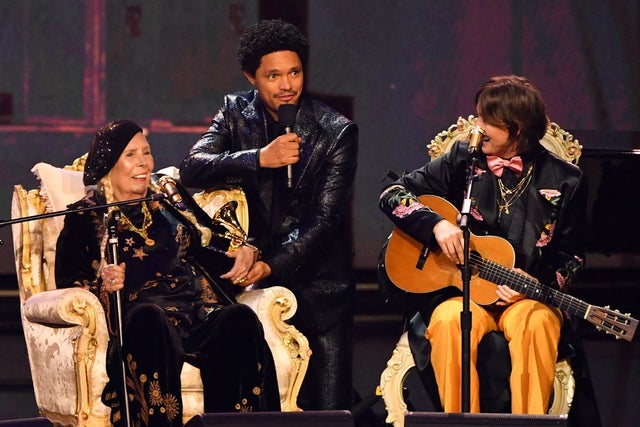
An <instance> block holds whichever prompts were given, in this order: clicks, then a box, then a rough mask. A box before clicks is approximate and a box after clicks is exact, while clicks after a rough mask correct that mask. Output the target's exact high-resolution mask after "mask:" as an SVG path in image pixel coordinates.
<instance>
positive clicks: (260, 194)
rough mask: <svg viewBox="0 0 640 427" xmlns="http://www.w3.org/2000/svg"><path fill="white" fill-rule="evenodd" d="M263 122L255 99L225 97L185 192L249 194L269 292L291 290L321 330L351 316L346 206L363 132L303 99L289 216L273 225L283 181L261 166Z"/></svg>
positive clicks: (188, 163) (190, 159)
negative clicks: (224, 188)
mask: <svg viewBox="0 0 640 427" xmlns="http://www.w3.org/2000/svg"><path fill="white" fill-rule="evenodd" d="M265 114H266V113H265V108H264V106H263V105H262V102H261V101H260V98H259V97H258V93H257V92H256V91H248V92H239V93H235V94H230V95H227V96H225V98H224V104H223V106H222V108H221V109H220V111H219V112H218V113H217V114H216V116H215V117H214V118H213V120H212V123H211V126H210V127H209V129H208V130H207V132H206V133H204V134H203V135H202V137H201V139H200V140H199V141H198V142H197V143H196V144H195V145H194V146H193V147H192V149H191V151H190V153H189V154H188V156H187V157H186V158H185V159H184V160H183V162H182V164H181V166H180V177H181V180H182V183H183V184H184V185H185V186H187V187H199V188H209V187H213V186H216V185H239V186H241V187H242V188H243V189H244V191H245V193H246V194H247V201H248V204H249V222H250V226H249V236H250V238H252V239H254V243H255V244H256V245H257V246H258V247H259V248H260V249H261V250H262V253H263V260H264V261H265V262H266V263H267V264H269V266H270V267H271V270H272V275H271V277H269V278H268V279H267V283H265V284H264V285H267V286H268V285H269V284H277V285H282V286H286V287H288V288H290V289H291V290H292V291H293V292H294V294H295V295H296V297H297V299H298V303H299V305H300V310H299V311H298V313H299V314H300V315H302V316H305V317H306V321H308V322H309V324H312V325H315V326H314V327H316V328H318V329H324V328H326V327H329V326H331V325H332V324H335V323H336V322H339V321H341V320H342V319H344V316H346V315H350V314H351V313H350V309H349V308H348V307H349V306H350V304H351V301H352V295H353V290H354V283H353V280H352V277H351V276H352V273H351V264H352V249H351V248H352V244H351V238H350V229H349V228H350V227H349V219H350V218H349V210H350V209H349V202H350V195H351V191H352V186H353V181H354V178H355V173H356V167H357V150H358V129H357V126H356V124H355V123H353V122H352V121H350V120H348V119H347V118H346V117H344V116H342V115H341V114H339V113H337V112H336V111H334V110H332V109H331V108H330V107H328V106H326V105H324V104H322V103H320V102H318V101H316V100H312V99H311V98H309V97H307V96H306V95H303V96H302V98H301V102H300V106H299V110H298V113H297V116H296V121H295V125H294V127H293V131H294V132H295V133H296V134H297V135H298V136H300V138H301V139H302V142H301V144H300V161H299V162H298V163H296V164H294V165H293V188H292V189H291V191H290V193H289V194H287V197H288V200H287V203H286V206H287V208H286V210H285V212H280V213H278V218H279V219H278V220H274V219H273V217H274V215H275V213H274V212H273V211H274V208H273V197H274V186H275V185H279V184H281V183H280V182H279V181H278V180H281V179H286V177H281V176H280V175H279V172H282V171H279V170H278V169H267V168H261V167H260V165H259V150H260V148H262V147H264V146H266V145H267V144H269V142H270V139H269V136H268V135H269V134H268V123H267V118H266V116H265ZM280 169H284V168H280Z"/></svg>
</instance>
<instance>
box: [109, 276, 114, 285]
mask: <svg viewBox="0 0 640 427" xmlns="http://www.w3.org/2000/svg"><path fill="white" fill-rule="evenodd" d="M109 283H110V284H111V285H113V284H114V283H116V278H115V277H112V278H111V279H109Z"/></svg>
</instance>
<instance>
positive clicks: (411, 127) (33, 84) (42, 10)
mask: <svg viewBox="0 0 640 427" xmlns="http://www.w3.org/2000/svg"><path fill="white" fill-rule="evenodd" d="M270 17H282V18H285V19H287V20H289V21H291V22H293V23H295V24H297V25H298V26H299V27H300V28H301V29H302V30H303V32H304V33H305V34H306V35H307V36H308V38H309V41H310V43H311V55H310V63H309V67H308V69H307V70H305V78H306V82H307V89H308V90H310V91H311V92H313V93H314V94H317V95H318V96H320V97H322V98H324V99H326V100H327V101H328V102H330V103H331V104H333V105H334V106H335V107H336V108H338V109H340V110H341V111H343V112H344V113H345V114H347V115H348V116H350V117H351V118H353V119H354V120H355V121H356V122H357V123H358V124H359V127H360V155H359V167H358V173H357V177H356V188H355V194H354V198H353V205H352V215H353V237H354V241H355V248H356V252H355V260H354V263H355V267H356V269H357V272H358V290H359V291H358V312H357V313H356V316H357V317H356V320H357V331H356V332H357V338H358V340H357V342H356V357H357V359H356V383H357V384H356V385H357V388H358V389H359V390H358V391H359V392H360V393H361V394H363V395H366V394H367V393H368V392H369V390H371V389H372V388H373V387H375V384H376V383H377V381H378V378H377V377H379V373H380V372H381V370H382V369H383V368H384V366H385V361H386V359H388V357H389V355H390V353H391V349H392V347H393V344H394V343H395V340H396V339H397V337H398V336H399V334H400V332H401V322H400V310H399V309H398V307H393V306H389V305H385V304H384V303H383V302H382V301H381V300H380V297H379V296H378V295H377V290H376V287H375V274H374V269H375V267H376V263H377V257H378V253H379V251H380V247H381V245H382V243H383V242H384V240H385V239H386V237H387V235H388V234H389V232H390V231H391V226H390V224H389V222H388V221H387V220H386V219H385V218H384V217H383V215H382V214H381V213H380V211H379V210H378V208H377V199H378V195H379V192H380V189H381V187H382V185H383V184H384V183H383V181H382V178H383V177H384V175H385V173H386V171H387V170H394V171H397V172H401V171H403V170H409V169H413V168H415V167H417V166H420V165H422V164H423V163H424V162H425V160H426V159H427V149H426V145H427V144H428V143H429V142H430V141H431V139H432V138H433V137H434V136H435V135H436V134H437V133H438V132H440V131H441V130H444V129H446V128H448V127H449V126H450V125H451V124H452V123H454V122H455V121H456V119H457V117H458V116H463V117H466V116H468V115H469V114H474V113H475V111H474V106H473V96H474V94H475V91H476V89H477V87H478V86H479V85H480V84H481V83H482V82H483V81H484V80H486V79H487V78H488V77H490V76H493V75H498V74H511V73H514V74H520V75H524V76H526V77H528V78H529V79H530V80H532V81H533V83H534V84H535V85H536V86H537V87H538V88H539V89H540V91H541V92H542V94H543V96H544V98H545V101H546V103H547V109H548V114H549V117H550V118H551V120H552V121H554V122H557V123H558V124H559V125H560V126H561V127H563V128H564V129H567V130H570V131H571V132H572V133H573V135H574V136H575V137H576V139H578V140H579V142H580V143H581V144H582V145H583V147H584V153H585V154H584V156H583V158H582V160H581V163H580V165H581V166H582V167H583V169H585V171H586V172H587V174H588V176H589V178H590V181H591V184H592V185H591V189H590V192H591V198H590V206H589V212H588V216H589V218H590V220H591V222H592V228H591V229H590V231H589V238H590V242H591V243H592V244H591V247H590V248H589V249H590V253H589V258H588V266H589V268H588V270H587V272H586V274H585V275H583V279H582V280H581V282H580V283H578V284H577V287H576V289H575V291H574V294H576V295H578V296H579V297H580V298H584V299H585V300H587V301H589V302H593V303H595V304H599V305H605V304H611V305H612V306H614V308H619V309H620V310H623V311H629V312H632V313H634V314H635V315H636V317H637V316H638V315H640V302H639V301H640V299H639V298H638V297H639V292H638V287H639V286H638V285H639V284H638V278H637V277H638V274H637V273H638V272H639V271H640V250H639V249H638V245H637V239H638V238H640V233H639V232H638V227H639V226H638V224H639V222H638V214H637V212H638V211H637V206H636V202H635V201H636V200H637V194H638V189H637V185H636V182H637V178H636V176H635V175H636V173H637V172H638V171H640V161H638V160H637V159H638V157H639V156H638V153H639V152H640V142H639V141H640V126H639V125H638V123H639V119H640V79H639V77H638V76H640V25H639V23H640V3H639V2H638V1H637V0H636V1H632V0H609V1H605V0H582V1H580V0H529V1H526V0H397V1H392V0H361V1H344V0H299V1H294V0H291V1H275V0H262V1H261V0H235V1H234V0H210V1H204V0H182V1H179V2H177V1H173V0H139V1H126V0H93V1H92V0H84V1H83V0H73V1H65V2H60V1H55V2H54V1H48V0H15V1H11V2H9V1H2V2H0V53H1V54H0V150H1V151H2V153H3V154H2V156H1V157H0V219H8V218H9V216H10V203H11V194H12V191H13V185H14V184H18V183H20V184H23V185H24V186H25V187H26V188H35V187H36V186H37V181H36V180H35V177H34V176H33V174H32V173H31V172H30V169H31V167H32V166H33V165H34V164H35V163H37V162H40V161H46V162H48V163H51V164H54V165H56V166H62V165H64V164H67V163H70V162H71V161H72V159H74V158H75V157H77V156H80V155H81V154H83V153H84V152H85V151H86V150H87V148H88V146H89V143H90V141H91V139H92V137H93V134H94V133H95V130H96V129H97V128H98V127H100V126H101V125H103V124H104V123H106V122H107V121H109V120H112V119H116V118H121V117H126V118H129V119H132V120H135V121H137V122H139V123H140V124H142V125H144V126H145V127H147V128H148V129H149V131H150V140H151V144H152V146H153V151H154V155H155V157H156V165H157V167H158V168H162V167H164V166H168V165H177V164H178V163H179V162H180V160H181V159H182V158H183V157H184V155H185V154H186V152H187V150H188V149H189V148H190V146H191V145H192V144H193V143H194V142H195V141H196V140H197V138H198V136H199V135H200V133H201V132H203V131H204V130H205V129H206V128H207V126H208V121H209V119H210V118H211V117H212V116H213V115H214V114H215V112H216V110H217V109H218V108H219V104H220V102H221V101H222V96H223V95H224V94H225V93H227V92H230V91H234V90H239V89H247V88H249V85H248V83H247V82H246V80H245V79H244V77H243V76H242V74H241V72H240V69H239V65H238V63H237V60H236V57H235V50H236V47H237V42H238V39H239V36H240V34H241V33H242V32H243V30H244V29H245V28H246V27H247V26H248V25H251V24H252V23H254V22H255V21H256V20H257V19H258V18H270ZM633 149H636V151H635V154H634V151H633ZM605 172H606V173H605ZM605 175H606V179H603V178H604V177H605ZM596 205H597V206H599V207H600V208H599V209H594V206H596ZM596 225H597V227H596ZM0 239H1V240H3V241H4V242H5V244H4V245H3V246H0V297H1V298H0V303H2V304H3V305H2V307H3V310H2V317H0V332H3V331H5V332H7V334H8V335H6V336H5V335H2V337H0V340H1V341H0V342H1V343H3V344H4V343H5V342H6V343H7V345H10V344H11V343H15V345H16V346H17V350H15V351H8V352H6V353H5V354H4V355H3V357H4V358H8V360H4V361H3V362H2V363H0V366H1V367H0V373H2V376H1V377H0V401H4V400H6V399H4V397H2V396H5V395H2V394H1V393H2V392H3V391H6V392H7V393H9V394H8V395H9V396H12V397H11V398H8V399H9V400H15V399H17V397H16V395H15V394H11V393H13V392H15V391H16V390H18V391H20V390H22V391H23V392H24V393H26V398H25V399H26V400H27V401H32V397H31V396H29V392H30V384H29V373H28V366H27V365H26V364H24V363H25V362H26V361H25V360H24V357H23V354H22V353H21V351H22V350H21V347H20V346H21V343H20V339H21V337H20V334H21V331H20V325H19V315H18V312H17V308H18V303H17V292H16V289H17V284H16V281H15V275H14V274H15V267H14V261H13V250H12V244H11V240H12V237H11V230H10V227H1V228H0ZM585 324H586V322H585ZM585 332H586V333H587V338H588V340H589V341H588V342H587V350H588V354H589V357H590V358H591V360H592V370H594V376H595V377H596V386H597V387H596V388H597V396H598V401H599V405H600V407H601V411H602V412H603V421H605V425H611V426H624V425H631V424H630V423H631V420H634V419H637V418H638V417H639V416H640V413H639V412H638V411H640V408H637V407H636V406H637V405H635V406H634V405H633V404H632V402H633V401H634V399H635V398H634V396H635V395H636V394H637V393H636V392H635V389H633V384H634V383H637V380H638V379H640V361H639V360H640V355H639V354H640V349H639V348H638V343H637V341H634V342H633V343H626V342H615V341H613V339H612V338H611V337H609V336H605V335H604V334H598V333H596V332H595V330H594V329H593V328H592V326H591V325H586V326H585ZM16 337H17V338H16ZM9 348H15V347H9ZM25 367H26V371H25ZM7 402H8V401H7ZM3 403H4V402H3ZM12 409H14V411H13V412H12V411H11V410H12ZM383 409H384V408H380V407H379V404H378V411H383ZM7 411H8V412H4V413H3V412H0V419H2V418H3V417H4V418H7V417H11V416H12V415H16V414H18V415H23V414H24V412H20V411H19V410H18V407H16V406H13V407H10V408H8V409H7ZM627 423H629V424H627Z"/></svg>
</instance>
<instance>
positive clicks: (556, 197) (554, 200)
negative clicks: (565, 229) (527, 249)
mask: <svg viewBox="0 0 640 427" xmlns="http://www.w3.org/2000/svg"><path fill="white" fill-rule="evenodd" d="M538 192H539V193H540V195H542V196H543V197H544V198H545V199H546V200H547V201H548V202H549V203H551V205H552V206H553V212H552V213H551V222H550V223H549V224H546V225H545V226H544V228H543V229H542V232H541V233H540V238H539V239H538V241H537V242H536V247H538V248H541V247H543V246H547V245H548V244H549V242H551V239H552V238H553V231H554V229H555V227H556V217H557V211H558V209H559V207H560V200H562V193H560V191H558V190H556V189H554V188H541V189H540V190H538Z"/></svg>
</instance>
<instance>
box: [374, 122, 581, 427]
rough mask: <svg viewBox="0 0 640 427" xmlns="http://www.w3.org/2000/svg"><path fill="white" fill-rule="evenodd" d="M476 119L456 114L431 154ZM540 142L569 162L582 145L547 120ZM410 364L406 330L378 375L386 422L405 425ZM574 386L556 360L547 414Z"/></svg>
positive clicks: (557, 409)
mask: <svg viewBox="0 0 640 427" xmlns="http://www.w3.org/2000/svg"><path fill="white" fill-rule="evenodd" d="M475 121H476V118H475V117H474V116H469V117H468V118H466V119H464V118H462V117H459V118H458V120H457V122H456V123H454V124H452V125H451V126H449V128H448V129H446V130H444V131H442V132H440V133H438V134H437V135H436V136H435V138H434V139H433V140H431V142H430V143H429V144H428V145H427V149H428V150H429V155H430V156H431V158H432V159H435V158H436V157H438V156H440V155H441V154H443V153H445V152H447V151H448V150H449V149H450V148H451V145H452V144H453V143H454V142H456V141H460V140H466V139H468V135H469V131H470V130H471V128H472V127H473V126H474V125H475ZM540 142H541V143H542V145H543V146H544V147H545V148H546V149H547V150H549V151H551V152H552V153H554V154H556V155H558V156H559V157H561V158H563V159H564V160H566V161H568V162H571V163H573V164H577V163H578V160H579V159H580V155H581V153H582V146H581V145H580V144H579V142H578V141H577V140H574V138H573V135H571V134H570V133H568V132H566V131H565V130H563V129H561V128H560V126H558V125H557V124H556V123H550V125H549V127H548V129H547V133H546V134H545V135H544V137H543V139H542V140H541V141H540ZM413 367H415V361H414V359H413V355H412V354H411V349H410V346H409V335H408V332H404V333H403V334H402V335H401V336H400V339H399V340H398V343H397V344H396V347H395V349H394V350H393V353H392V355H391V358H390V359H389V360H388V361H387V367H386V368H385V369H384V371H383V372H382V374H381V376H380V393H381V394H382V399H383V400H384V403H385V409H386V411H387V418H386V422H387V423H388V424H392V425H393V426H394V427H403V426H404V416H405V414H406V413H407V411H408V408H407V404H406V402H405V400H404V393H403V391H404V381H405V379H406V378H407V375H408V374H409V372H410V370H411V369H412V368H413ZM574 390H575V380H574V378H573V371H572V370H571V366H570V365H569V362H568V360H566V359H562V360H558V362H557V364H556V372H555V381H554V392H553V401H552V402H551V406H550V408H549V414H554V415H560V414H567V413H568V412H569V409H570V408H571V403H572V401H573V394H574Z"/></svg>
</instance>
